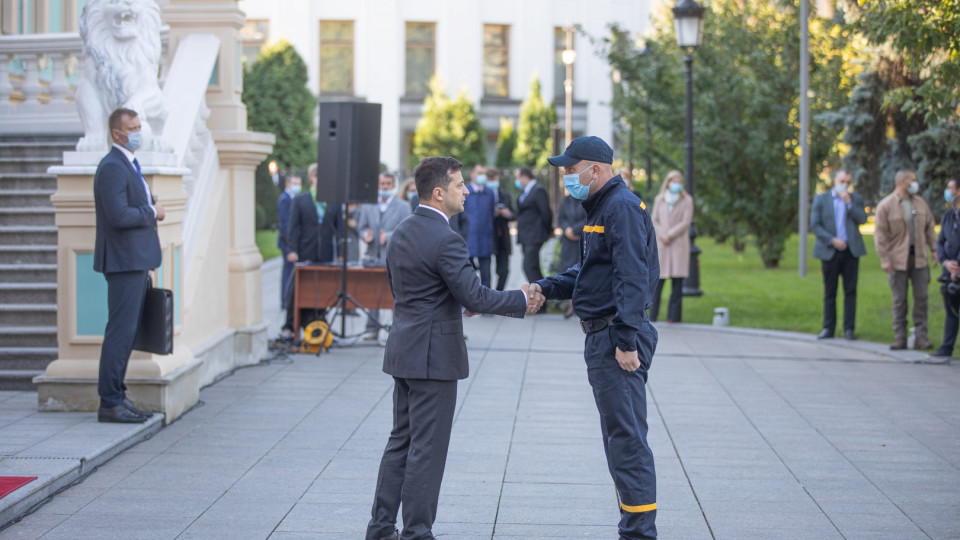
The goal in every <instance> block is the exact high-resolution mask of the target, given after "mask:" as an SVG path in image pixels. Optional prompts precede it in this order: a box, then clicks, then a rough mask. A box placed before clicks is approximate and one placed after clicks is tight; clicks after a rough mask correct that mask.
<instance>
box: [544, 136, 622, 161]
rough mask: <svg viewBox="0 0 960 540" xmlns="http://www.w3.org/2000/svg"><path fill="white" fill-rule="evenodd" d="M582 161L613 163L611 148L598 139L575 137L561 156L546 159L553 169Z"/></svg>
mask: <svg viewBox="0 0 960 540" xmlns="http://www.w3.org/2000/svg"><path fill="white" fill-rule="evenodd" d="M584 160H586V161H595V162H597V163H613V148H610V145H609V144H607V143H605V142H604V141H603V139H601V138H600V137H592V136H591V137H577V138H576V139H574V140H572V141H570V146H568V147H567V149H566V150H564V151H563V153H562V154H560V155H559V156H553V157H552V158H547V161H548V162H550V164H551V165H553V166H554V167H569V166H571V165H573V164H574V163H577V162H579V161H584Z"/></svg>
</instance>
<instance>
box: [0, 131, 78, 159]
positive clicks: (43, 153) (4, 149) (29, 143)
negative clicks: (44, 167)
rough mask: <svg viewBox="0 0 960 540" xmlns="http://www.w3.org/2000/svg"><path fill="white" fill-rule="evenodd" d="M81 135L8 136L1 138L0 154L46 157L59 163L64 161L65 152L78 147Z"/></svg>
mask: <svg viewBox="0 0 960 540" xmlns="http://www.w3.org/2000/svg"><path fill="white" fill-rule="evenodd" d="M79 138H80V136H75V137H67V138H62V137H57V138H55V139H54V138H48V137H43V138H33V139H27V138H17V139H11V138H6V139H2V140H0V154H2V155H4V156H9V157H22V158H44V159H47V160H49V161H51V162H52V161H56V162H58V163H60V162H62V161H63V153H64V152H72V151H74V150H76V149H77V141H78V140H79Z"/></svg>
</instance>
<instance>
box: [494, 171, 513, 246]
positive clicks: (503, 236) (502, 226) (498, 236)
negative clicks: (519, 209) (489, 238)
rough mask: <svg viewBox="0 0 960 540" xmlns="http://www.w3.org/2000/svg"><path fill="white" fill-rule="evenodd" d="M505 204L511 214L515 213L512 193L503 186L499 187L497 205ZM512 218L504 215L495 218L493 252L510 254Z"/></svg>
mask: <svg viewBox="0 0 960 540" xmlns="http://www.w3.org/2000/svg"><path fill="white" fill-rule="evenodd" d="M501 204H502V205H503V206H504V207H505V208H506V209H507V210H509V211H510V214H513V212H514V210H513V201H511V200H510V194H509V193H507V191H506V190H505V189H503V188H497V205H501ZM510 251H511V247H510V220H509V219H507V218H504V217H500V216H495V217H494V218H493V253H494V254H495V255H497V256H498V257H499V256H505V257H509V256H510Z"/></svg>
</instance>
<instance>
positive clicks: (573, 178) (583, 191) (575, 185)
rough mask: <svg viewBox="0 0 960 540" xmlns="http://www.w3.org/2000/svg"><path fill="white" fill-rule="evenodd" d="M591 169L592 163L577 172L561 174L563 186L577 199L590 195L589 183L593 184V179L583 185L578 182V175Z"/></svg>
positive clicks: (582, 199) (580, 199) (583, 198)
mask: <svg viewBox="0 0 960 540" xmlns="http://www.w3.org/2000/svg"><path fill="white" fill-rule="evenodd" d="M592 169H593V165H591V166H589V167H587V168H586V169H584V170H582V171H580V172H578V173H573V174H565V175H563V187H565V188H567V191H569V192H570V196H571V197H573V198H574V199H577V200H578V201H584V200H586V199H587V196H588V195H590V185H591V184H593V180H590V184H587V185H583V184H581V183H580V175H581V174H583V173H585V172H587V171H589V170H592Z"/></svg>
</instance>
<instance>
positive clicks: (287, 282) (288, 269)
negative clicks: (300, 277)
mask: <svg viewBox="0 0 960 540" xmlns="http://www.w3.org/2000/svg"><path fill="white" fill-rule="evenodd" d="M292 283H293V263H292V262H290V261H288V260H287V254H286V253H284V254H283V271H282V272H281V273H280V307H281V308H282V309H290V306H288V305H287V287H292V286H293V285H292Z"/></svg>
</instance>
